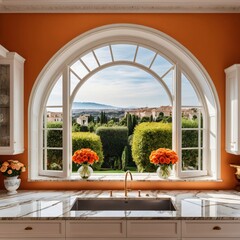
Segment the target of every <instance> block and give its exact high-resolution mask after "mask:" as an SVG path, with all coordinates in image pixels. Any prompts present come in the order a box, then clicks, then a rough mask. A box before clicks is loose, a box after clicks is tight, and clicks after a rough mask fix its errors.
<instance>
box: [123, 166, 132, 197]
mask: <svg viewBox="0 0 240 240" xmlns="http://www.w3.org/2000/svg"><path fill="white" fill-rule="evenodd" d="M128 174H129V175H130V178H131V180H133V176H132V173H131V172H130V171H129V170H127V171H126V173H125V185H124V193H125V197H127V196H128V189H127V177H128Z"/></svg>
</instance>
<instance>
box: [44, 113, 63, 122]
mask: <svg viewBox="0 0 240 240" xmlns="http://www.w3.org/2000/svg"><path fill="white" fill-rule="evenodd" d="M47 121H48V122H62V121H63V114H62V112H47Z"/></svg>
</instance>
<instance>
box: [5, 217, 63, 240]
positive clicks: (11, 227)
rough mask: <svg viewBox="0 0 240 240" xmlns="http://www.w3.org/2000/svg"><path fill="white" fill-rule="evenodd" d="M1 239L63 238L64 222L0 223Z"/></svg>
mask: <svg viewBox="0 0 240 240" xmlns="http://www.w3.org/2000/svg"><path fill="white" fill-rule="evenodd" d="M0 237H1V238H5V239H6V238H7V239H8V238H10V239H11V238H13V239H14V238H15V239H21V238H31V239H34V238H47V239H48V238H57V239H60V238H65V221H53V220H49V221H41V220H39V221H1V222H0Z"/></svg>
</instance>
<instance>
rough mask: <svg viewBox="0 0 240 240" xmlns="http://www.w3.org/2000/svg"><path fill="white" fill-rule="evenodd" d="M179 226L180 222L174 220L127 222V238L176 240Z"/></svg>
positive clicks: (179, 231)
mask: <svg viewBox="0 0 240 240" xmlns="http://www.w3.org/2000/svg"><path fill="white" fill-rule="evenodd" d="M180 226H181V223H180V221H174V220H173V221H166V220H129V221H127V237H128V238H131V239H132V238H136V239H137V238H141V239H142V238H143V239H148V238H149V239H150V238H157V239H161V238H167V239H177V238H178V237H180V235H181V227H180Z"/></svg>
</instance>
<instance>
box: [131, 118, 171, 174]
mask: <svg viewBox="0 0 240 240" xmlns="http://www.w3.org/2000/svg"><path fill="white" fill-rule="evenodd" d="M160 147H163V148H172V124H170V123H156V122H151V123H140V124H139V125H138V126H136V127H135V131H134V134H133V142H132V156H133V161H134V162H135V163H136V165H137V168H138V171H139V172H153V171H156V166H154V165H153V164H151V163H150V161H149V155H150V153H151V151H153V150H156V149H158V148H160Z"/></svg>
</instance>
